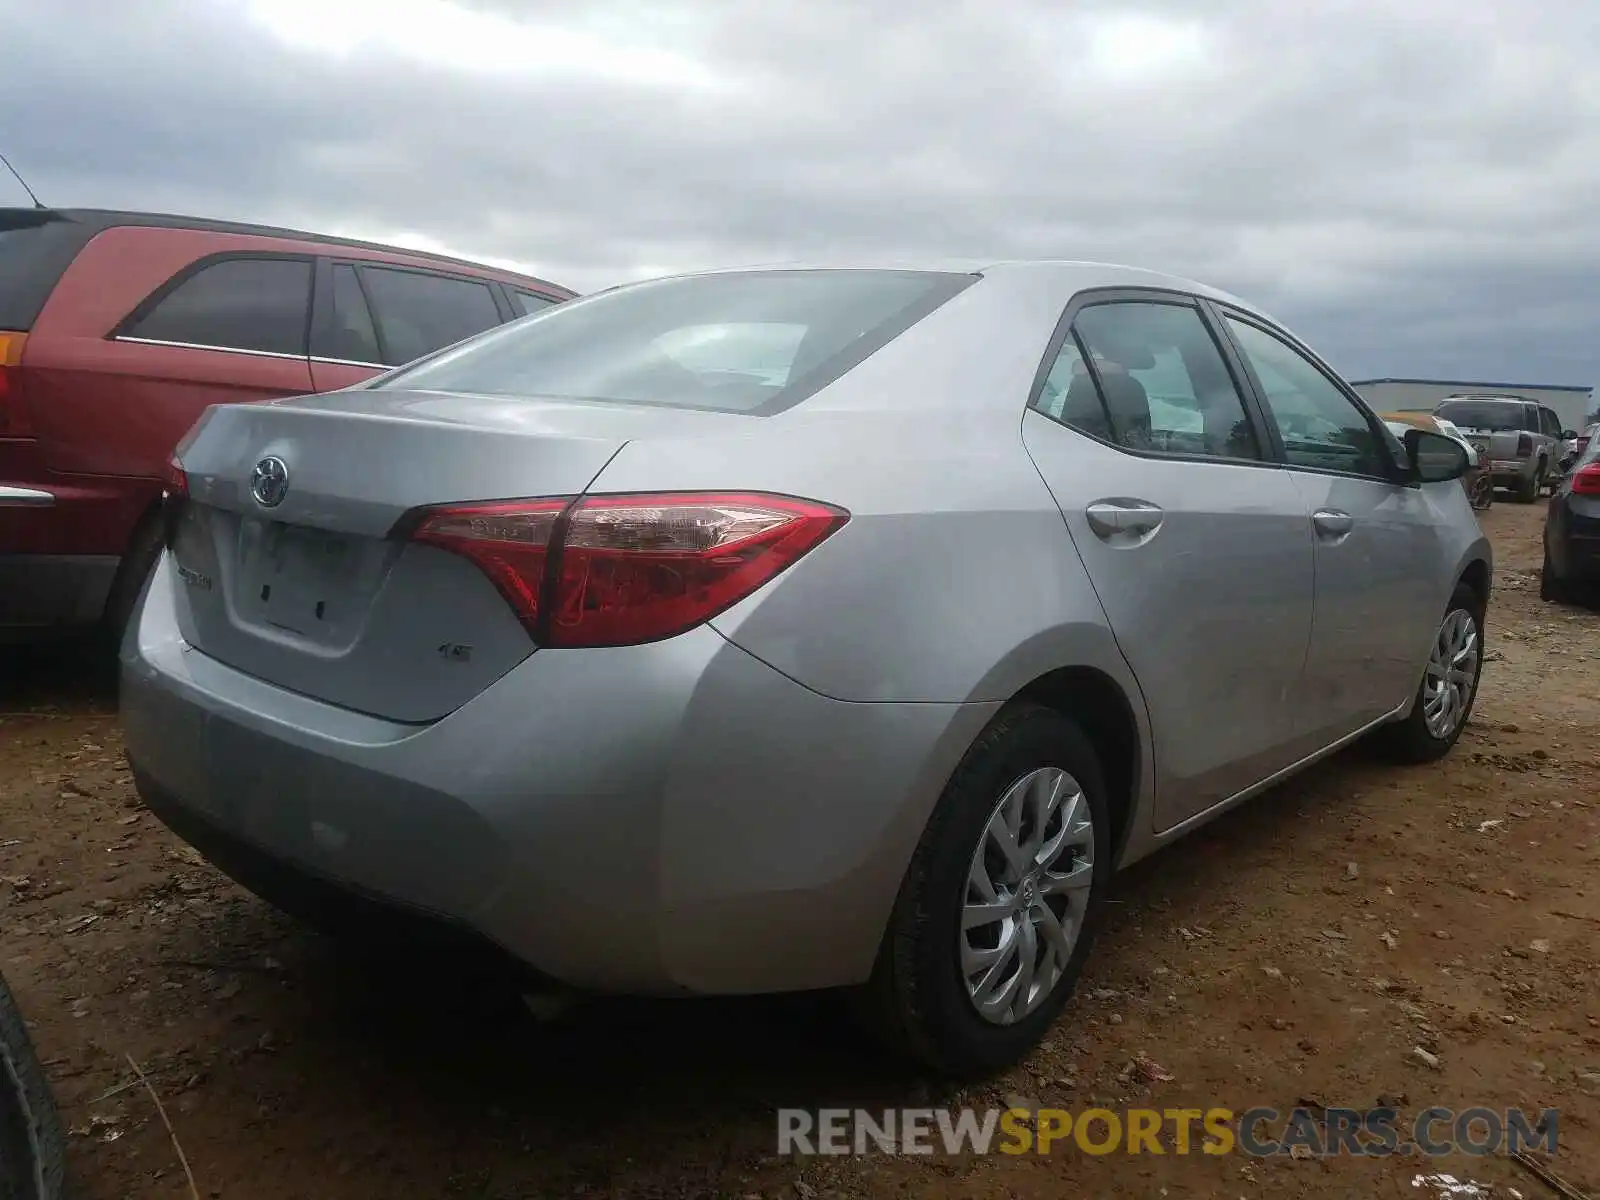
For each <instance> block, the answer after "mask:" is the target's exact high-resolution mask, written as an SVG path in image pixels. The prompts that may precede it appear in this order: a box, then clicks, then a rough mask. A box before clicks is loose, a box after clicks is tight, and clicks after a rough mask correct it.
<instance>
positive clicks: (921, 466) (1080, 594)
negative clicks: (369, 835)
mask: <svg viewBox="0 0 1600 1200" xmlns="http://www.w3.org/2000/svg"><path fill="white" fill-rule="evenodd" d="M1020 415H1021V414H1020V412H1019V413H1018V418H1019V420H1018V423H1015V424H1014V423H1012V422H1010V421H1007V420H1003V419H999V420H997V419H996V418H995V417H994V416H993V415H992V414H986V413H960V412H953V411H946V412H935V413H931V414H930V413H924V414H920V415H919V416H917V417H916V418H915V419H914V420H908V419H906V417H904V416H899V415H896V414H892V413H883V414H875V413H874V414H867V413H850V414H845V413H833V414H830V413H821V414H818V415H817V416H816V417H815V418H813V419H804V418H802V419H797V420H793V421H789V420H785V419H784V418H782V417H776V418H771V419H770V420H769V421H764V422H762V423H761V424H762V425H763V426H765V427H767V428H764V429H762V430H760V431H758V432H755V433H752V434H750V435H748V436H745V437H732V438H720V439H711V440H707V439H697V440H694V441H685V442H673V441H650V442H630V443H629V444H628V445H627V446H625V447H624V448H623V449H622V450H621V451H620V452H619V453H618V455H617V457H616V458H615V459H614V460H613V461H612V462H611V463H610V464H609V465H608V466H607V467H606V469H605V470H604V471H602V472H601V474H600V476H599V478H598V479H597V480H596V481H595V484H594V485H593V489H592V490H594V491H601V492H616V491H647V490H651V489H658V488H687V489H697V488H705V489H728V488H743V487H755V488H759V489H760V490H765V491H774V492H781V493H785V494H789V495H795V496H804V497H807V498H811V499H816V500H822V501H825V502H827V503H830V504H836V505H840V506H842V507H844V508H845V509H847V510H848V511H849V512H850V514H851V516H850V521H849V523H848V524H846V525H845V526H844V528H842V529H841V530H840V531H839V532H838V533H836V534H834V535H833V536H832V537H831V538H829V539H828V540H827V541H826V542H824V543H823V544H822V545H821V546H820V547H818V548H817V549H816V550H814V551H812V552H811V553H810V554H809V555H807V556H806V558H805V559H803V560H802V561H801V562H800V563H799V564H797V565H796V566H795V567H794V568H792V569H791V570H789V571H788V572H786V573H785V574H784V575H782V576H780V577H779V578H778V579H777V580H775V581H774V582H773V583H771V584H769V585H768V586H767V587H765V588H763V589H762V590H760V591H759V592H757V593H756V594H755V595H753V596H750V597H748V598H747V599H746V600H744V601H742V602H741V603H739V604H737V605H735V606H734V607H732V608H731V609H729V610H727V611H726V612H724V613H722V614H721V615H720V616H718V617H717V618H716V619H715V620H714V621H713V625H714V626H715V627H716V629H717V630H718V631H719V632H720V633H722V634H723V635H724V636H726V637H728V638H729V639H730V640H732V641H734V642H736V643H737V644H739V645H740V646H742V647H743V648H744V649H746V650H748V651H749V652H750V653H752V654H754V655H756V656H757V657H758V658H761V659H762V660H763V661H765V662H766V663H768V664H769V665H770V666H772V667H775V668H776V669H778V670H780V671H782V672H783V673H784V674H786V675H789V676H791V677H792V678H794V679H795V680H797V681H799V682H800V683H802V684H804V685H805V686H806V687H809V688H811V689H813V690H815V691H818V692H821V693H823V694H824V695H827V696H830V697H833V698H835V699H840V700H850V701H862V702H874V701H912V702H931V703H948V704H959V703H967V702H977V701H994V700H1007V699H1009V698H1011V697H1012V696H1013V695H1015V693H1016V692H1017V691H1018V690H1020V689H1021V688H1022V687H1024V686H1025V685H1027V684H1028V683H1029V682H1031V681H1032V680H1034V679H1035V678H1037V677H1038V676H1039V675H1042V674H1044V673H1046V672H1048V671H1051V670H1054V669H1056V668H1058V667H1063V666H1089V667H1095V668H1097V669H1100V670H1102V671H1104V672H1106V673H1107V674H1110V675H1112V676H1113V678H1116V679H1118V680H1119V681H1120V682H1122V683H1123V684H1124V686H1125V688H1126V689H1129V695H1130V698H1131V697H1132V696H1133V695H1134V694H1135V693H1134V692H1133V691H1132V690H1131V689H1132V688H1133V681H1132V679H1131V677H1130V676H1129V675H1128V673H1127V667H1126V664H1125V663H1124V662H1123V660H1122V657H1121V655H1120V653H1119V652H1118V651H1117V649H1116V646H1115V643H1114V641H1113V640H1112V637H1111V634H1110V631H1109V628H1108V626H1107V624H1106V621H1105V615H1104V613H1103V611H1102V610H1101V608H1100V603H1099V600H1098V599H1097V598H1096V596H1095V593H1094V590H1093V588H1092V587H1091V585H1090V583H1089V579H1088V576H1087V574H1086V572H1085V571H1084V568H1083V564H1082V562H1081V561H1080V560H1079V558H1078V555H1077V551H1076V550H1075V549H1074V547H1073V545H1072V541H1071V539H1070V538H1069V537H1068V535H1067V532H1066V528H1065V525H1064V523H1063V521H1062V519H1061V513H1060V511H1059V510H1058V509H1057V508H1056V506H1055V502H1054V501H1053V500H1052V499H1051V497H1050V494H1049V492H1048V491H1047V490H1046V489H1045V487H1044V483H1043V481H1042V480H1041V479H1040V478H1039V475H1038V472H1037V470H1036V469H1035V467H1034V465H1033V462H1032V460H1031V459H1030V458H1029V457H1028V456H1027V452H1026V450H1025V449H1024V448H1023V446H1022V441H1021V435H1020ZM1136 707H1137V704H1136Z"/></svg>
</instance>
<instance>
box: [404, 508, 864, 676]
mask: <svg viewBox="0 0 1600 1200" xmlns="http://www.w3.org/2000/svg"><path fill="white" fill-rule="evenodd" d="M849 519H850V514H849V513H847V512H845V511H844V510H843V509H839V508H835V507H833V506H832V505H828V504H820V503H818V502H816V501H814V500H798V499H795V498H793V497H790V496H770V495H765V494H761V493H752V492H716V493H695V492H684V493H670V494H649V495H623V496H584V497H580V498H578V499H577V500H572V499H570V498H558V499H552V500H511V501H498V502H494V503H487V504H460V505H448V506H445V507H441V508H431V509H426V510H424V511H423V512H422V513H420V514H419V515H418V516H417V517H416V518H415V519H414V524H413V525H412V527H411V531H410V537H411V540H412V541H416V542H423V543H426V544H428V545H432V546H438V547H440V548H441V549H444V550H448V551H450V552H451V553H453V554H459V555H461V556H462V557H464V558H467V559H470V560H471V561H472V562H473V563H475V564H476V565H477V566H478V567H479V569H480V570H482V571H483V572H484V574H486V575H488V576H489V578H490V579H491V580H493V581H494V584H495V586H496V587H497V588H499V589H500V593H501V595H503V596H504V597H505V598H506V600H507V602H508V603H509V604H510V605H511V607H512V608H513V609H514V610H515V611H516V613H517V616H518V617H520V618H521V619H522V622H523V624H524V625H526V626H527V628H528V631H529V633H531V634H532V635H533V638H534V640H535V641H536V642H538V643H539V644H540V645H542V646H562V647H573V646H631V645H637V644H639V643H641V642H654V641H659V640H661V639H662V638H668V637H672V636H674V635H675V634H679V633H683V632H685V631H686V630H689V629H693V628H694V627H695V626H696V625H701V624H704V623H705V622H706V621H709V620H710V619H711V618H712V617H714V616H716V615H717V614H718V613H720V612H722V611H723V610H724V609H726V608H728V607H729V606H730V605H733V604H736V603H737V602H738V601H740V600H742V599H744V598H745V597H746V596H748V595H750V593H752V592H754V591H755V590H756V589H757V588H759V587H761V586H762V585H763V584H764V583H767V582H768V581H769V580H771V579H772V578H774V577H775V576H777V575H778V574H779V573H781V572H782V571H783V570H784V569H785V568H787V567H789V566H790V565H791V564H793V563H794V562H796V561H797V560H798V559H799V558H801V557H802V556H803V555H805V554H806V553H808V552H809V551H811V550H813V549H815V548H816V547H817V546H818V545H819V544H820V543H821V542H822V541H823V539H825V538H826V537H828V535H829V534H831V533H833V532H834V531H835V530H836V529H838V528H839V527H840V526H841V525H843V524H844V523H845V522H846V521H848V520H849Z"/></svg>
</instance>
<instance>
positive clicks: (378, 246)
mask: <svg viewBox="0 0 1600 1200" xmlns="http://www.w3.org/2000/svg"><path fill="white" fill-rule="evenodd" d="M46 213H48V215H49V217H50V218H53V219H55V220H59V221H70V222H73V223H74V224H76V225H78V226H80V227H81V232H82V234H83V235H84V236H83V241H84V242H87V241H88V239H89V238H90V237H93V236H94V235H95V234H97V233H100V232H101V231H103V230H106V229H116V228H125V227H129V226H133V227H147V228H158V229H185V230H193V231H195V232H199V233H222V234H237V235H240V236H245V237H272V238H285V239H289V240H293V241H298V242H310V243H313V244H315V245H321V246H330V247H338V248H342V249H348V250H366V251H369V252H374V253H378V254H395V255H403V256H405V257H408V258H414V259H419V260H422V261H426V262H435V263H438V264H440V265H441V266H454V267H469V268H471V269H472V270H474V271H483V272H487V273H490V274H493V275H496V276H500V277H502V278H505V279H520V280H525V281H526V282H528V283H532V284H537V285H539V286H540V287H544V288H549V289H550V290H551V291H554V292H559V293H566V294H567V295H569V296H570V295H576V293H575V292H573V290H572V289H571V288H569V287H563V286H562V285H561V284H559V283H553V282H551V281H550V280H548V279H541V278H539V277H538V276H536V275H529V274H527V273H526V272H523V271H512V270H508V269H506V268H504V267H496V266H491V265H489V264H488V263H482V262H474V261H473V260H471V259H468V258H456V257H453V256H451V255H448V254H437V253H434V252H433V251H430V250H413V249H410V248H409V247H406V246H392V245H386V244H384V243H382V242H366V241H362V240H360V239H358V238H345V237H336V236H333V235H331V234H325V233H309V232H307V231H305V230H303V229H290V228H286V227H282V226H276V225H257V224H252V223H250V222H245V221H220V220H215V219H212V218H210V217H188V216H182V215H179V214H175V213H151V212H133V211H128V210H122V209H108V208H54V209H48V210H36V209H25V208H24V209H16V208H13V209H5V208H0V228H5V227H6V225H7V224H8V223H7V222H6V220H5V218H6V217H7V216H8V215H17V216H20V215H22V214H35V219H37V218H39V217H44V216H45V214H46Z"/></svg>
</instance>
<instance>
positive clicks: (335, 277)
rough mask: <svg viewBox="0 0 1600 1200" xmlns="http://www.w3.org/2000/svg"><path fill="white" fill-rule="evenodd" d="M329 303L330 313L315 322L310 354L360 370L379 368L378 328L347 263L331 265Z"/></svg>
mask: <svg viewBox="0 0 1600 1200" xmlns="http://www.w3.org/2000/svg"><path fill="white" fill-rule="evenodd" d="M328 299H329V306H330V308H331V310H332V311H331V312H329V313H328V314H326V315H325V316H323V317H321V318H319V319H318V321H317V326H318V328H317V330H316V332H315V334H314V335H313V337H314V340H313V342H312V346H311V353H312V354H314V355H315V356H316V357H317V358H328V359H336V360H338V361H339V362H347V363H357V364H360V365H362V366H378V365H381V364H382V362H383V354H382V352H381V351H380V350H379V349H378V331H377V327H376V326H375V325H374V324H373V322H372V311H371V309H369V308H368V307H367V297H366V295H365V293H363V292H362V290H361V280H360V279H359V278H358V277H357V276H356V269H355V267H353V266H351V265H350V264H349V263H334V264H333V269H332V286H331V287H330V288H329V289H328Z"/></svg>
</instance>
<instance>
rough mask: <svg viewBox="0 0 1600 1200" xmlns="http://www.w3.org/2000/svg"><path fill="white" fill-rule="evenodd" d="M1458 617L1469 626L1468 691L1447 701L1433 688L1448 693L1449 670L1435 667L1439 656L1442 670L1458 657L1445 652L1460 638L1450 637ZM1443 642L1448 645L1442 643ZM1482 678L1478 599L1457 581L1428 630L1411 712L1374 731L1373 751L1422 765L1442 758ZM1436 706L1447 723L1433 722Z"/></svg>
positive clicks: (1469, 712) (1463, 721)
mask: <svg viewBox="0 0 1600 1200" xmlns="http://www.w3.org/2000/svg"><path fill="white" fill-rule="evenodd" d="M1463 621H1465V622H1467V623H1469V624H1470V640H1471V644H1472V647H1473V650H1472V654H1471V661H1470V665H1469V666H1468V667H1467V671H1468V673H1469V677H1470V690H1468V691H1467V694H1466V696H1465V697H1464V698H1459V697H1458V698H1456V699H1454V700H1452V699H1451V696H1450V695H1444V696H1441V694H1440V691H1439V689H1440V687H1441V684H1443V685H1444V689H1445V692H1446V693H1449V692H1450V691H1451V689H1450V686H1449V685H1450V682H1451V678H1450V675H1449V670H1448V669H1441V660H1442V661H1443V663H1444V664H1446V668H1449V667H1450V666H1452V665H1453V664H1454V662H1455V661H1457V660H1458V656H1457V655H1456V654H1454V653H1452V652H1451V646H1454V645H1456V644H1458V642H1459V640H1460V639H1459V637H1455V636H1452V634H1451V631H1452V630H1459V629H1460V627H1461V622H1463ZM1447 640H1448V641H1449V642H1450V646H1447V645H1446V643H1447ZM1455 669H1459V667H1456V668H1455ZM1482 676H1483V601H1482V600H1480V599H1479V598H1478V594H1477V593H1476V592H1474V591H1473V590H1472V589H1471V588H1469V587H1467V586H1466V585H1465V584H1462V583H1458V584H1456V588H1455V591H1454V592H1452V593H1451V596H1450V603H1449V604H1448V605H1447V606H1446V607H1445V614H1444V619H1443V620H1442V621H1440V623H1439V628H1438V630H1437V632H1435V634H1434V641H1433V647H1432V650H1431V652H1430V655H1429V660H1428V666H1427V668H1426V669H1425V670H1424V671H1423V673H1422V681H1421V682H1420V683H1419V684H1418V685H1417V694H1416V697H1415V699H1414V701H1413V703H1412V705H1411V712H1410V713H1409V714H1408V715H1407V716H1406V718H1405V719H1404V720H1402V721H1396V722H1394V723H1393V724H1391V725H1385V726H1382V727H1381V728H1379V729H1377V730H1376V731H1374V733H1373V734H1372V738H1371V744H1372V747H1373V749H1375V750H1376V751H1377V752H1378V753H1379V754H1381V755H1382V756H1383V757H1384V758H1387V759H1389V760H1390V761H1391V762H1402V763H1425V762H1433V761H1434V760H1435V759H1440V758H1443V757H1444V756H1445V755H1446V754H1448V753H1450V749H1451V747H1453V746H1454V745H1455V744H1456V742H1457V741H1458V740H1459V739H1460V737H1461V731H1462V730H1463V729H1465V728H1466V727H1467V722H1468V721H1469V720H1470V719H1471V717H1472V707H1473V705H1474V704H1476V703H1477V700H1478V682H1479V680H1480V679H1481V678H1482ZM1441 704H1442V705H1443V706H1444V709H1445V710H1446V711H1447V712H1448V713H1449V715H1450V717H1451V720H1450V721H1449V722H1448V726H1447V727H1446V725H1444V724H1442V723H1440V722H1439V721H1438V720H1437V714H1439V713H1440V705H1441ZM1431 719H1432V720H1431Z"/></svg>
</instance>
